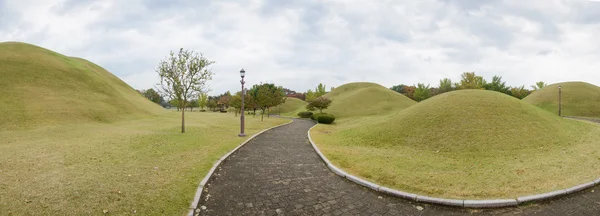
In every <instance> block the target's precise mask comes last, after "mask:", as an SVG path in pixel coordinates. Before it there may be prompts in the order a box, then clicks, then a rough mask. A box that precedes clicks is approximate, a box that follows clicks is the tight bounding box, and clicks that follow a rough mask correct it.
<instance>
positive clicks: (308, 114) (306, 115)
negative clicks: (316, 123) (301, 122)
mask: <svg viewBox="0 0 600 216" xmlns="http://www.w3.org/2000/svg"><path fill="white" fill-rule="evenodd" d="M298 116H299V117H300V118H311V117H312V116H313V113H312V112H308V111H307V112H299V113H298Z"/></svg>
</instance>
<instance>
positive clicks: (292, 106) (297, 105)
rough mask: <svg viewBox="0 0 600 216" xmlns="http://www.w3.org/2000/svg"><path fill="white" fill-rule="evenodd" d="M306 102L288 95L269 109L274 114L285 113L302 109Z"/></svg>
mask: <svg viewBox="0 0 600 216" xmlns="http://www.w3.org/2000/svg"><path fill="white" fill-rule="evenodd" d="M305 107H306V102H305V101H303V100H300V99H298V98H293V97H288V98H286V99H285V103H283V104H281V105H279V106H277V107H274V108H272V109H271V113H274V114H287V113H290V114H291V113H296V112H299V111H304V110H305Z"/></svg>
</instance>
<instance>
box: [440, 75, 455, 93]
mask: <svg viewBox="0 0 600 216" xmlns="http://www.w3.org/2000/svg"><path fill="white" fill-rule="evenodd" d="M452 90H453V89H452V80H450V79H448V78H444V79H441V80H440V85H439V87H438V93H439V94H441V93H444V92H449V91H452Z"/></svg>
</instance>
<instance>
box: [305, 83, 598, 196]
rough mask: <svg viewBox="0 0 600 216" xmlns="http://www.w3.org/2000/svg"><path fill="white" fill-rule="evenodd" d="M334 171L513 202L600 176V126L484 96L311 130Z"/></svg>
mask: <svg viewBox="0 0 600 216" xmlns="http://www.w3.org/2000/svg"><path fill="white" fill-rule="evenodd" d="M311 135H312V136H313V138H314V140H315V141H316V143H317V144H318V145H319V147H321V148H322V150H323V151H324V153H325V154H326V155H327V156H328V157H330V159H331V160H332V161H333V162H334V164H336V165H339V166H340V167H341V168H343V169H344V170H346V171H348V172H350V173H353V174H357V175H359V176H362V177H363V178H366V179H369V180H371V181H374V182H376V183H379V184H382V185H386V186H389V187H392V188H397V189H400V190H405V191H409V192H414V193H421V194H426V195H432V196H442V197H450V198H477V199H482V198H507V197H515V196H517V195H526V194H531V193H537V192H548V191H552V190H554V189H562V188H566V187H570V186H573V185H576V184H579V183H582V182H584V181H589V180H592V179H594V178H595V177H597V176H599V175H600V171H598V170H597V169H595V168H593V167H594V166H598V165H600V160H599V159H598V158H600V153H599V152H598V151H589V149H590V148H593V149H596V148H597V147H598V146H599V145H600V141H599V140H600V127H599V126H598V125H595V124H591V123H587V122H580V121H575V120H569V119H562V118H560V117H558V116H556V115H554V114H553V113H550V112H546V111H544V110H542V109H540V108H538V107H535V106H532V105H530V104H528V103H525V102H523V101H521V100H518V99H515V98H513V97H511V96H508V95H505V94H501V93H498V92H493V91H485V90H460V91H453V92H449V93H444V94H441V95H437V96H435V97H432V98H430V99H428V100H425V101H422V102H421V103H418V104H416V105H413V106H411V107H408V108H406V109H404V110H403V111H401V112H396V113H391V114H383V115H375V116H370V117H368V118H367V117H362V118H345V119H341V120H340V121H339V122H337V124H335V125H319V126H317V127H316V128H314V129H313V130H312V131H311Z"/></svg>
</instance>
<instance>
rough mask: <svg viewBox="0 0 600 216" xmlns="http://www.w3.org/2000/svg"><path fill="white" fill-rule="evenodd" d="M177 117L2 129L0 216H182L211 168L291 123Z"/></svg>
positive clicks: (220, 116) (197, 115)
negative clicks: (251, 140)
mask: <svg viewBox="0 0 600 216" xmlns="http://www.w3.org/2000/svg"><path fill="white" fill-rule="evenodd" d="M180 115H181V114H180V113H179V112H168V113H167V114H164V115H160V116H159V117H150V118H145V119H140V120H132V121H122V122H116V123H111V124H99V123H87V124H67V125H55V126H47V127H43V128H37V129H31V130H9V131H6V130H4V131H0V140H1V142H0V215H33V214H38V215H102V214H103V210H108V211H109V214H112V215H130V214H137V215H181V214H184V213H185V212H186V211H187V208H188V207H189V205H190V202H191V201H192V199H193V196H194V193H195V192H196V187H197V185H198V183H199V182H200V180H201V179H202V178H203V177H204V175H206V173H207V172H208V170H209V169H210V168H211V167H212V165H213V164H214V162H216V161H217V160H218V159H219V158H221V157H222V156H223V155H224V154H226V153H227V152H229V151H231V150H232V149H233V148H235V147H236V146H238V145H239V144H240V143H242V142H243V141H244V140H246V139H248V137H249V136H251V135H252V134H255V133H257V132H259V131H261V130H263V129H265V128H268V127H272V126H275V125H279V124H283V123H286V122H289V121H290V120H286V119H278V118H270V119H267V118H265V121H264V122H261V121H260V118H259V117H256V118H253V117H251V116H248V117H247V118H246V120H247V121H246V122H247V123H246V133H247V134H248V137H245V138H240V137H237V134H238V133H239V117H238V118H236V117H234V115H233V113H226V114H225V113H200V112H193V113H186V126H187V127H186V133H185V134H181V133H180V130H181V128H180V125H181V118H180Z"/></svg>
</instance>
